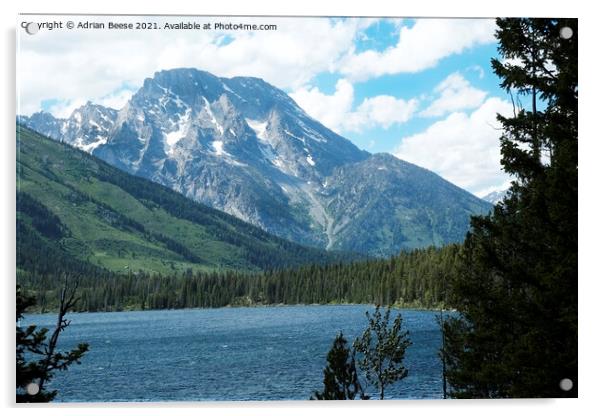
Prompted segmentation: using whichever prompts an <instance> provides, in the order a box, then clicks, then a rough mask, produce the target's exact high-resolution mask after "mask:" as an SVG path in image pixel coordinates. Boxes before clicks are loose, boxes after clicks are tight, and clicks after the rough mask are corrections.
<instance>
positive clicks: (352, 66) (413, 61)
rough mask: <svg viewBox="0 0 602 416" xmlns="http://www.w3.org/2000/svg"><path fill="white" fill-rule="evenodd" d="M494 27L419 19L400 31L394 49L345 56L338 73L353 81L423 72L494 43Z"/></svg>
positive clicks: (476, 22)
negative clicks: (446, 59) (447, 59)
mask: <svg viewBox="0 0 602 416" xmlns="http://www.w3.org/2000/svg"><path fill="white" fill-rule="evenodd" d="M495 27H496V26H495V21H494V20H493V19H473V20H470V19H419V20H417V21H416V23H415V24H414V26H412V27H402V28H401V30H400V33H399V42H398V43H397V44H396V45H395V46H393V47H390V48H388V49H386V50H384V51H382V52H377V51H373V50H368V51H363V52H361V53H358V54H356V53H349V54H347V55H346V56H345V57H344V58H343V59H342V60H341V62H340V65H341V68H340V71H341V73H343V74H344V75H345V76H346V77H347V78H348V79H350V80H352V81H357V80H366V79H369V78H373V77H378V76H381V75H385V74H397V73H401V72H418V71H422V70H424V69H428V68H432V67H434V66H436V65H437V63H438V62H439V61H440V60H441V59H443V58H445V57H447V56H450V55H453V54H458V53H461V52H462V51H464V50H466V49H468V48H471V47H474V46H477V45H480V44H486V43H491V42H494V41H495V38H494V33H495Z"/></svg>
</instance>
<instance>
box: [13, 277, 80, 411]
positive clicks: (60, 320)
mask: <svg viewBox="0 0 602 416" xmlns="http://www.w3.org/2000/svg"><path fill="white" fill-rule="evenodd" d="M65 282H67V280H65ZM76 290H77V285H74V286H73V287H71V288H70V287H68V286H67V285H66V284H65V286H64V287H63V289H62V290H61V298H60V307H59V313H58V317H57V324H56V327H55V328H54V330H53V332H52V333H51V334H50V338H48V332H49V331H48V329H47V328H42V329H38V328H37V327H36V326H35V325H30V326H28V327H26V328H21V326H20V325H19V323H20V321H21V320H22V319H23V314H24V313H25V311H26V310H27V309H28V308H29V307H31V306H33V305H35V298H33V297H31V296H27V295H25V294H24V293H23V292H22V290H21V287H20V286H17V327H16V346H17V353H16V369H17V377H16V387H17V389H16V391H17V393H16V401H17V402H18V403H22V402H38V403H39V402H49V401H51V400H53V399H54V397H55V396H56V395H57V391H56V390H48V389H47V388H46V383H47V382H48V381H50V380H51V379H52V377H53V376H54V373H55V372H56V371H64V370H67V369H68V368H69V366H70V365H72V364H74V363H76V364H79V363H80V360H81V358H82V357H83V355H84V354H85V353H86V352H87V351H88V344H79V345H78V346H77V348H75V349H73V350H71V351H67V352H61V351H57V344H58V339H59V335H60V333H61V332H62V331H64V330H65V329H66V328H67V327H68V326H69V324H70V321H68V320H67V319H65V315H66V314H67V312H68V311H69V310H70V309H71V308H72V307H73V306H74V304H75V303H76V302H77V299H76V298H75V293H76Z"/></svg>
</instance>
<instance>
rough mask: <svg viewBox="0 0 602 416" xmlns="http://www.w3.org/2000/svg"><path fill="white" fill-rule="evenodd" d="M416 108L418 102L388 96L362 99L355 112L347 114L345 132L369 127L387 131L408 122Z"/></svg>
mask: <svg viewBox="0 0 602 416" xmlns="http://www.w3.org/2000/svg"><path fill="white" fill-rule="evenodd" d="M417 107H418V100H416V99H411V100H408V101H406V100H403V99H401V98H395V97H392V96H390V95H377V96H375V97H370V98H366V99H364V101H362V103H361V104H360V105H359V106H358V108H357V110H355V111H353V112H352V113H351V114H349V115H348V116H349V119H348V121H347V122H346V123H345V124H344V129H345V130H351V131H362V130H364V129H365V128H369V127H375V126H378V127H383V128H385V129H388V128H389V127H391V126H392V125H393V124H402V123H405V122H406V121H408V120H409V119H410V118H411V117H412V116H413V115H414V113H415V111H416V108H417Z"/></svg>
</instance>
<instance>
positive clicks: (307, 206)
mask: <svg viewBox="0 0 602 416" xmlns="http://www.w3.org/2000/svg"><path fill="white" fill-rule="evenodd" d="M19 120H20V121H21V122H22V123H24V124H26V125H27V126H29V127H31V128H33V129H34V130H37V131H40V132H43V133H45V134H48V135H49V136H51V137H52V138H54V139H57V140H61V141H64V142H66V143H69V144H71V145H73V146H76V147H79V148H80V149H82V150H85V151H87V152H90V153H92V154H93V155H95V156H98V157H99V158H101V159H103V160H105V161H107V162H108V163H110V164H111V165H113V166H116V167H118V168H120V169H122V170H124V171H126V172H129V173H132V174H135V175H138V176H142V177H144V178H148V179H150V180H152V181H154V182H157V183H160V184H163V185H165V186H167V187H169V188H171V189H174V190H176V191H178V192H180V193H182V194H184V195H186V196H187V197H189V198H191V199H193V200H195V201H199V202H202V203H204V204H206V205H209V206H211V207H214V208H217V209H219V210H222V211H224V212H227V213H229V214H232V215H234V216H236V217H238V218H240V219H242V220H244V221H246V222H249V223H251V224H254V225H257V226H259V227H261V228H262V229H264V230H267V231H268V232H270V233H272V234H274V235H278V236H280V237H283V238H286V239H289V240H292V241H296V242H298V243H302V244H306V245H312V246H316V247H322V248H337V247H357V248H359V249H361V250H362V252H363V253H368V254H376V255H389V254H395V253H397V252H398V251H399V250H401V249H411V248H415V247H424V246H429V245H433V244H434V245H441V244H445V243H450V242H458V241H461V240H463V239H464V235H465V233H466V231H467V229H468V223H469V217H470V215H473V214H482V213H485V212H487V211H489V210H490V209H491V205H490V204H488V203H487V202H484V201H482V200H480V199H478V198H476V197H474V196H473V195H471V194H470V193H468V192H465V191H463V190H461V189H459V188H457V187H456V186H454V185H453V184H451V183H449V182H447V181H445V180H444V179H442V178H441V177H439V176H437V175H435V174H434V173H432V172H429V171H427V170H425V169H418V168H416V169H410V168H409V166H411V165H409V164H408V163H406V162H403V161H401V160H398V159H395V158H392V157H389V158H388V159H386V169H387V173H386V174H384V173H383V172H381V173H379V172H380V171H378V168H379V167H381V165H382V164H383V161H384V160H385V156H382V155H371V154H369V153H367V152H365V151H362V150H360V149H358V148H357V147H356V146H355V145H353V144H352V143H351V142H350V141H349V140H347V139H345V138H343V137H341V136H340V135H338V134H336V133H334V132H333V131H331V130H329V129H328V128H326V127H324V126H323V125H322V124H320V123H319V122H318V121H316V120H315V119H313V118H311V117H310V116H309V115H307V114H306V113H305V112H304V111H303V110H302V109H301V108H300V107H299V106H298V105H297V104H296V103H295V102H294V101H293V100H292V99H291V98H290V97H289V96H288V95H287V94H286V93H285V92H283V91H281V90H279V89H278V88H275V87H274V86H272V85H270V84H268V83H266V82H265V81H263V80H261V79H258V78H249V77H235V78H230V79H228V78H219V77H216V76H214V75H212V74H210V73H208V72H204V71H199V70H196V69H189V68H180V69H173V70H168V71H161V72H157V73H155V75H154V77H153V78H148V79H146V80H145V81H144V84H143V86H142V87H141V88H140V90H139V91H138V92H136V93H135V94H134V95H133V97H132V98H131V99H130V101H129V102H128V103H127V104H126V106H125V107H124V108H122V109H121V110H119V111H115V110H112V109H107V108H104V107H101V106H98V105H94V104H92V103H87V104H86V105H85V106H82V107H81V108H79V109H77V110H75V111H74V112H73V114H72V115H71V117H69V118H68V119H65V120H61V119H53V117H52V116H50V115H49V114H47V113H36V114H34V115H32V116H31V117H20V118H19ZM374 169H376V170H377V171H376V172H375V171H374ZM413 183H416V184H420V186H419V187H417V186H415V185H414V184H413ZM402 184H403V186H402ZM351 185H353V186H354V188H353V189H354V190H353V191H351V190H350V188H348V186H351ZM329 187H334V188H329ZM335 189H336V192H335ZM376 189H380V190H386V194H385V193H382V192H376V191H375V190H376ZM434 189H436V190H437V192H433V191H432V190H434ZM337 193H340V197H339V196H338V195H337ZM443 196H445V197H443ZM399 204H401V205H399ZM350 207H353V209H351V208H350ZM368 219H369V221H368V222H366V221H367V220H368Z"/></svg>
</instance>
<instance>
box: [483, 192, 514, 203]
mask: <svg viewBox="0 0 602 416" xmlns="http://www.w3.org/2000/svg"><path fill="white" fill-rule="evenodd" d="M507 193H508V189H503V190H501V191H493V192H490V193H488V194H487V195H485V196H484V197H482V198H481V199H482V200H483V201H487V202H489V203H490V204H494V205H495V204H497V203H498V202H500V201H502V200H503V199H504V197H505V196H506V194H507Z"/></svg>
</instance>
